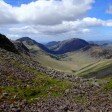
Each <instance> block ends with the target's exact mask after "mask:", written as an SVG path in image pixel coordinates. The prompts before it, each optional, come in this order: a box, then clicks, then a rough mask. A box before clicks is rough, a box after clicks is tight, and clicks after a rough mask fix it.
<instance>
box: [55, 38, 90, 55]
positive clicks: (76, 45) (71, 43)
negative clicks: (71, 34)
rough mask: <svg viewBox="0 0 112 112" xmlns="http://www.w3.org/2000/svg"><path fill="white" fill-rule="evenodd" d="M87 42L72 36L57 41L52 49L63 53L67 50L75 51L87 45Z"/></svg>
mask: <svg viewBox="0 0 112 112" xmlns="http://www.w3.org/2000/svg"><path fill="white" fill-rule="evenodd" d="M88 45H89V43H88V42H86V41H85V40H83V39H78V38H73V39H69V40H64V41H61V42H59V43H58V44H56V45H55V46H54V51H55V53H57V54H64V53H67V52H72V51H77V50H80V49H81V48H84V47H85V46H88Z"/></svg>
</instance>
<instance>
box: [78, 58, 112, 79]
mask: <svg viewBox="0 0 112 112" xmlns="http://www.w3.org/2000/svg"><path fill="white" fill-rule="evenodd" d="M111 74H112V59H107V60H103V61H99V62H98V63H95V64H92V65H90V66H87V67H85V68H83V69H81V70H79V71H78V72H76V75H79V76H83V77H96V78H103V77H108V76H111Z"/></svg>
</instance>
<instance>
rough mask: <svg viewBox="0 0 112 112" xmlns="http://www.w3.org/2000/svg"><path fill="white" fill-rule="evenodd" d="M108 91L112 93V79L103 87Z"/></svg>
mask: <svg viewBox="0 0 112 112" xmlns="http://www.w3.org/2000/svg"><path fill="white" fill-rule="evenodd" d="M103 89H104V90H106V91H112V79H110V80H109V81H108V82H107V83H106V84H105V85H104V87H103Z"/></svg>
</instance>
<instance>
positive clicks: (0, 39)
mask: <svg viewBox="0 0 112 112" xmlns="http://www.w3.org/2000/svg"><path fill="white" fill-rule="evenodd" d="M0 48H3V49H5V50H7V51H11V52H14V53H19V52H18V50H17V49H16V47H15V45H14V44H13V43H12V42H11V41H10V40H9V39H8V38H7V37H6V36H5V35H2V34H0Z"/></svg>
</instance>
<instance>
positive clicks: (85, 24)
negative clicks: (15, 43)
mask: <svg viewBox="0 0 112 112" xmlns="http://www.w3.org/2000/svg"><path fill="white" fill-rule="evenodd" d="M0 33H2V34H5V35H6V36H7V37H8V38H10V39H12V40H16V39H18V38H21V37H30V38H32V39H35V40H36V41H38V42H49V41H59V40H65V39H70V38H82V39H85V40H112V0H0Z"/></svg>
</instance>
